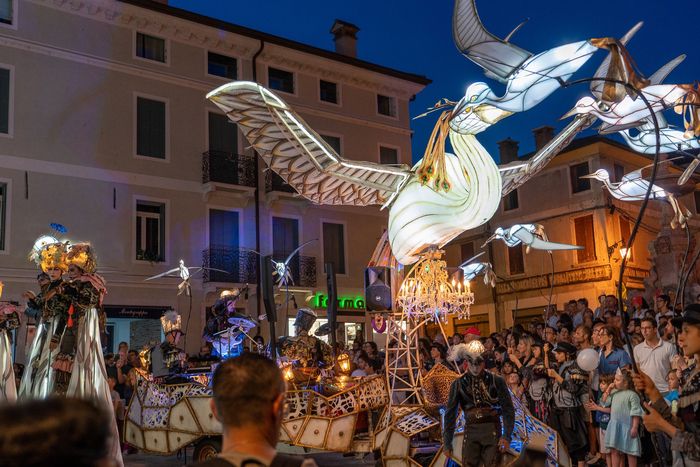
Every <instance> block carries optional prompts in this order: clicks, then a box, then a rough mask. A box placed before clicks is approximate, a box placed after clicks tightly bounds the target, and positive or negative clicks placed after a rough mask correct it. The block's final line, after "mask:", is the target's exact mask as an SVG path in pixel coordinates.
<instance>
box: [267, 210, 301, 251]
mask: <svg viewBox="0 0 700 467" xmlns="http://www.w3.org/2000/svg"><path fill="white" fill-rule="evenodd" d="M298 246H299V221H298V220H296V219H289V218H286V217H273V218H272V257H273V258H274V259H275V260H276V261H279V260H282V261H284V259H285V258H286V257H287V255H289V254H290V253H291V252H292V251H294V250H296V249H297V247H298ZM298 256H299V254H297V255H296V257H297V258H298Z"/></svg>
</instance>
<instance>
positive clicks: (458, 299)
mask: <svg viewBox="0 0 700 467" xmlns="http://www.w3.org/2000/svg"><path fill="white" fill-rule="evenodd" d="M443 253H444V252H443V251H442V250H437V249H436V250H431V251H428V252H427V253H425V254H424V255H423V256H422V257H421V259H420V260H419V261H418V262H417V263H416V264H415V266H414V267H413V269H411V271H410V272H409V273H408V275H407V276H406V278H405V279H404V280H403V283H402V284H401V288H400V289H399V293H398V295H397V297H396V298H397V303H398V305H399V307H400V308H401V309H402V310H403V311H404V312H405V313H406V315H407V316H408V318H409V319H411V318H412V319H430V320H432V321H438V320H440V321H442V322H447V317H448V316H456V317H457V318H458V319H465V318H469V314H470V309H471V306H472V304H474V293H473V292H472V291H471V287H470V285H469V281H468V280H466V279H465V280H457V278H452V279H451V278H450V274H449V272H448V271H447V263H446V262H445V261H444V260H443V259H442V255H443Z"/></svg>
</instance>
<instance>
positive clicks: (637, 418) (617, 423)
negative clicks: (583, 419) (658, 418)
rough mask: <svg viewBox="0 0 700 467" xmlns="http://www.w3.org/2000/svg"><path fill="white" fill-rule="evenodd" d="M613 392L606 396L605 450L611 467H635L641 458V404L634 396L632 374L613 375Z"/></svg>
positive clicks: (618, 373)
mask: <svg viewBox="0 0 700 467" xmlns="http://www.w3.org/2000/svg"><path fill="white" fill-rule="evenodd" d="M614 385H615V391H614V392H612V393H611V395H610V421H609V422H608V429H607V430H606V431H605V447H607V448H608V449H610V452H611V454H612V466H614V467H618V466H619V467H624V465H625V456H627V465H628V466H629V467H637V460H638V458H639V456H641V455H642V443H641V442H640V440H639V425H640V423H641V419H642V415H644V411H643V410H642V406H641V401H640V400H639V396H638V395H637V393H636V392H634V390H633V389H632V388H633V383H632V373H631V372H630V371H629V370H618V371H617V373H616V374H615V383H614Z"/></svg>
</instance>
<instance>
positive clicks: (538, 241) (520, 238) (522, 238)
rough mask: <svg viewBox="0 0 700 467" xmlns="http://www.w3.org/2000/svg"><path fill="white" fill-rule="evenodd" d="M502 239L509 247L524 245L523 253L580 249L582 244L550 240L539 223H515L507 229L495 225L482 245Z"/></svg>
mask: <svg viewBox="0 0 700 467" xmlns="http://www.w3.org/2000/svg"><path fill="white" fill-rule="evenodd" d="M497 239H500V240H503V242H504V243H505V244H506V245H507V246H508V247H510V248H512V247H515V246H518V245H520V244H521V243H522V244H523V245H525V246H526V247H525V253H529V252H530V249H531V248H532V249H535V250H546V251H550V252H551V251H553V250H582V249H583V247H582V246H578V245H570V244H568V243H556V242H550V241H549V240H548V239H547V234H545V232H544V226H542V225H540V224H515V225H513V226H512V227H510V228H508V229H504V228H502V227H497V228H496V230H495V231H494V233H493V235H491V237H489V238H488V239H487V240H486V241H485V242H484V245H482V247H483V246H486V244H488V243H489V242H492V241H493V240H497Z"/></svg>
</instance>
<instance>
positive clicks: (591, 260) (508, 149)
mask: <svg viewBox="0 0 700 467" xmlns="http://www.w3.org/2000/svg"><path fill="white" fill-rule="evenodd" d="M552 131H553V130H552V128H550V127H543V128H539V129H536V130H534V134H535V142H536V145H537V147H541V146H542V145H543V144H544V143H546V142H547V141H548V140H549V139H551V136H552ZM499 145H500V156H501V162H502V163H508V162H511V161H514V160H517V159H518V143H517V142H515V141H513V140H510V139H507V140H505V141H502V142H501V143H499ZM531 155H532V154H528V155H525V156H523V158H522V159H524V158H527V157H529V156H531ZM650 162H651V159H649V158H647V157H645V156H642V155H639V154H637V153H635V152H632V151H631V150H630V149H628V148H627V147H626V146H625V145H623V144H620V143H618V142H616V141H614V140H611V139H609V138H604V137H599V136H592V137H585V138H580V139H577V140H574V141H573V142H572V144H571V145H570V146H569V147H568V148H567V149H565V150H564V151H563V152H562V153H561V154H559V155H557V156H556V157H555V158H554V160H553V161H552V162H551V163H550V164H549V165H548V166H547V167H546V168H545V169H544V170H543V171H542V172H540V173H539V174H538V175H537V176H535V177H533V178H532V179H531V180H529V181H528V182H527V183H526V184H525V185H524V186H522V187H520V188H518V189H517V190H515V191H513V192H512V193H510V194H509V195H508V196H506V197H504V199H503V200H502V202H501V207H500V209H499V210H498V212H497V213H496V215H495V216H494V218H493V219H492V220H491V221H490V222H489V223H488V224H486V225H485V226H484V227H483V228H482V229H478V230H476V231H469V232H465V233H464V234H462V235H461V236H460V237H459V238H458V239H456V240H455V241H453V242H452V243H451V244H450V245H449V246H447V247H446V248H445V250H446V256H447V262H448V265H449V266H457V265H459V264H460V263H461V261H464V260H467V259H469V258H471V257H472V256H473V255H474V254H475V253H479V252H480V251H482V250H483V251H485V252H486V254H485V255H484V256H482V257H481V258H479V261H490V262H491V263H492V264H493V266H494V270H495V272H496V274H497V275H498V277H499V279H498V282H497V285H496V287H495V288H494V289H492V288H491V287H489V286H486V285H484V283H483V281H482V278H481V277H479V278H477V279H475V281H474V283H473V284H472V290H474V291H475V305H474V306H473V307H472V316H471V319H470V320H465V321H454V320H452V321H450V323H448V328H447V329H448V331H449V332H455V331H464V330H465V329H466V327H468V326H476V327H478V328H479V329H480V330H481V332H482V335H483V333H488V332H494V331H496V330H497V329H500V328H502V327H503V326H512V325H513V324H514V322H516V323H517V322H524V321H529V320H530V319H532V318H533V317H535V316H539V317H541V316H542V313H543V311H544V309H545V307H546V305H547V304H548V303H549V298H550V292H551V294H552V299H551V303H552V304H553V305H556V306H557V308H558V309H560V310H561V309H563V308H564V306H565V305H566V303H567V302H568V301H569V300H576V299H579V298H586V299H588V302H589V307H590V308H591V309H595V308H596V307H597V306H598V301H597V297H598V296H599V295H600V294H615V295H616V294H617V282H618V278H619V273H620V265H621V259H622V257H621V249H623V248H624V246H625V244H626V240H627V239H628V238H629V236H630V232H631V229H632V227H633V225H634V222H635V220H636V218H637V214H638V213H639V208H640V204H641V203H639V202H621V201H618V200H615V199H614V198H612V197H611V196H610V195H609V193H608V191H607V190H606V189H604V188H603V184H602V183H601V182H599V181H597V180H587V179H581V178H579V177H580V176H581V175H586V174H590V173H593V172H595V171H596V170H597V169H600V168H603V169H606V170H607V171H608V172H609V173H610V176H611V179H612V181H613V182H615V181H619V180H620V178H621V177H622V176H623V175H624V174H626V173H629V172H631V171H633V170H636V169H638V168H640V167H644V166H647V165H648V164H649V163H650ZM646 174H647V173H646V172H645V175H646ZM675 179H677V175H676V176H675ZM675 179H673V183H675ZM680 199H681V201H682V202H683V203H684V204H685V206H687V207H688V208H689V209H690V211H691V212H693V213H697V212H698V208H700V206H698V205H696V201H695V199H694V196H693V194H690V195H687V196H684V197H681V198H680ZM662 210H667V211H669V212H670V206H669V205H668V204H667V203H665V202H662V201H650V203H649V205H648V207H647V210H646V213H645V215H644V219H643V221H642V224H641V226H640V229H639V231H638V233H637V237H636V240H635V242H634V245H633V247H632V249H631V252H629V253H627V254H628V255H629V256H628V262H627V266H626V270H625V276H624V282H623V283H624V284H625V286H626V287H627V289H628V291H629V293H630V294H633V293H641V292H643V290H644V283H643V282H644V279H645V278H647V277H648V275H649V272H650V262H649V259H650V253H649V250H648V246H649V244H650V242H652V241H653V240H654V239H655V238H656V237H657V234H658V232H659V229H660V226H661V217H662V215H668V212H666V211H662ZM531 223H535V224H542V225H543V226H544V228H545V232H546V234H547V236H548V238H549V240H550V241H553V242H560V243H569V244H574V245H580V246H583V247H584V249H583V250H580V251H555V252H553V254H552V257H551V259H550V256H549V254H548V253H547V252H543V251H538V250H531V251H530V252H529V253H527V254H526V253H525V249H524V248H521V247H516V248H508V247H507V246H506V245H505V243H503V241H501V240H496V241H494V242H493V243H490V244H488V245H486V246H484V247H482V245H483V244H484V241H485V240H486V239H487V238H488V237H489V236H490V235H491V233H492V232H493V231H494V230H495V229H496V227H504V228H507V227H510V226H512V225H514V224H531ZM697 227H698V222H697V220H695V219H693V220H691V231H695V230H696V229H697ZM683 237H685V234H683ZM623 253H624V251H623ZM489 258H490V259H489ZM552 261H553V262H552ZM552 268H553V270H554V276H553V279H552V275H551V273H552ZM652 306H653V304H652Z"/></svg>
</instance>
